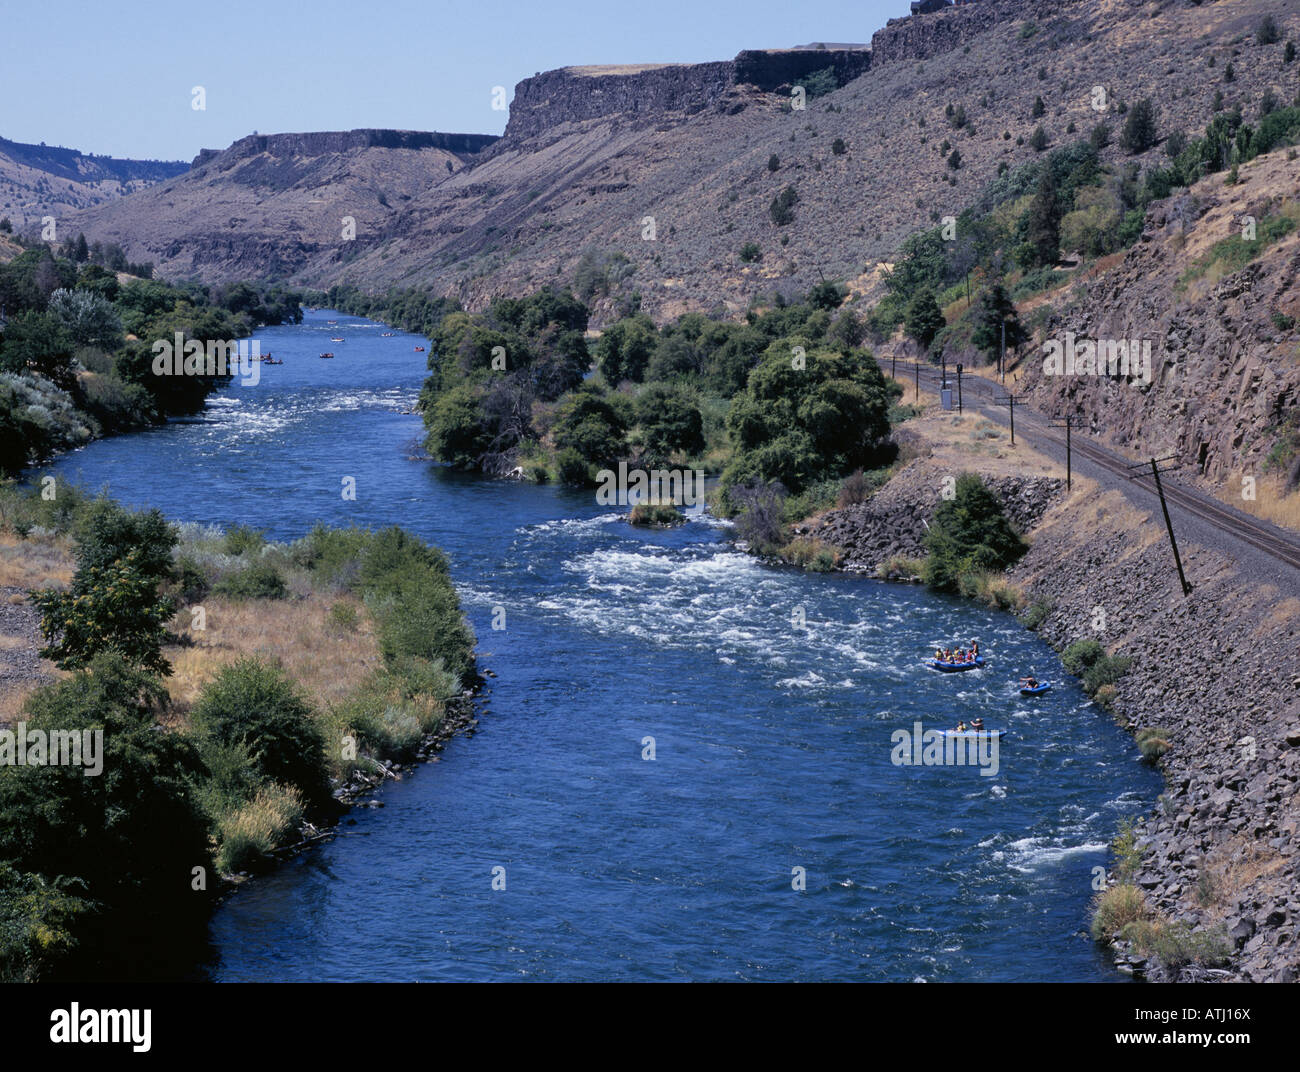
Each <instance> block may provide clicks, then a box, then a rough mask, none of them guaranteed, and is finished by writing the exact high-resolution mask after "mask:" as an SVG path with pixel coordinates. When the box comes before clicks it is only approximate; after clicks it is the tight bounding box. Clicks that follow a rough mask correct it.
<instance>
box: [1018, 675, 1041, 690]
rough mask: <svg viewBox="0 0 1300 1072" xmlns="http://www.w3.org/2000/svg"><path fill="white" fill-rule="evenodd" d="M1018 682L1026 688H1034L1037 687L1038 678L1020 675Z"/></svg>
mask: <svg viewBox="0 0 1300 1072" xmlns="http://www.w3.org/2000/svg"><path fill="white" fill-rule="evenodd" d="M1020 684H1022V685H1023V686H1024V687H1025V688H1027V689H1036V688H1038V679H1037V678H1034V677H1022V678H1021V679H1020Z"/></svg>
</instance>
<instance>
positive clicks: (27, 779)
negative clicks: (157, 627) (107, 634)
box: [0, 654, 209, 927]
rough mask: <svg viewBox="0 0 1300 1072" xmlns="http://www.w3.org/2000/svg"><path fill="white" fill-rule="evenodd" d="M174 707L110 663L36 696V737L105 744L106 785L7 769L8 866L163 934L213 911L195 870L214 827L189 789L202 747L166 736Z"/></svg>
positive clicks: (56, 771)
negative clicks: (140, 919) (167, 713)
mask: <svg viewBox="0 0 1300 1072" xmlns="http://www.w3.org/2000/svg"><path fill="white" fill-rule="evenodd" d="M166 702H167V693H166V690H165V689H163V688H162V686H161V685H160V684H159V682H158V681H157V679H156V678H153V677H151V676H150V675H148V674H146V673H144V672H142V671H140V670H138V669H136V668H133V667H131V666H129V665H127V664H126V663H125V662H123V661H122V660H121V659H119V658H117V657H116V656H114V655H111V654H103V655H100V656H98V657H97V658H96V659H95V660H94V661H93V663H92V664H91V665H90V666H89V667H88V668H87V669H84V670H78V671H76V672H75V673H74V674H73V675H72V676H71V677H69V678H67V679H65V680H63V681H59V682H57V683H55V684H53V685H47V686H45V687H43V688H41V689H38V690H37V691H36V692H35V693H33V694H32V695H31V697H30V698H29V699H28V701H27V704H26V708H25V714H26V722H27V729H28V733H29V734H31V732H32V731H35V730H40V731H43V732H46V733H49V732H51V731H58V732H60V733H72V734H76V735H78V736H79V737H82V739H83V741H84V736H83V735H84V733H85V732H86V731H89V732H90V733H91V734H92V735H93V733H94V732H95V731H100V733H102V752H101V754H100V756H99V761H100V764H101V768H102V769H101V773H99V774H98V775H97V776H94V777H88V776H87V770H88V769H89V768H88V767H87V766H86V763H87V762H88V758H89V757H88V756H87V754H86V753H85V752H84V751H83V766H80V767H78V766H75V765H71V764H64V765H59V766H39V767H33V766H22V767H19V766H0V862H2V863H4V864H7V865H9V866H10V867H12V868H14V869H15V870H17V871H20V872H30V873H37V874H41V875H43V876H45V877H46V879H47V881H49V882H53V883H57V882H58V876H69V877H71V876H76V877H79V878H81V879H82V880H84V882H85V896H86V897H87V898H88V899H89V900H93V901H95V902H99V903H100V904H102V905H104V906H106V907H107V908H128V909H134V910H135V911H136V912H137V913H140V914H149V915H151V916H152V920H151V922H152V924H153V926H154V927H158V926H165V925H166V922H167V920H169V919H170V918H172V917H173V916H175V915H177V914H180V913H184V912H185V910H186V906H188V905H194V906H196V907H197V906H204V900H203V898H202V896H201V895H198V894H195V893H194V892H193V890H192V889H191V885H190V883H191V879H192V869H193V868H194V867H195V866H197V865H200V864H204V863H205V862H206V861H207V860H208V859H209V855H208V845H207V830H206V823H205V820H204V818H203V816H202V814H201V812H200V810H199V808H198V806H197V804H196V801H195V797H194V793H193V790H192V789H191V785H192V784H193V781H194V780H195V779H196V778H197V777H198V776H199V774H200V770H201V768H200V764H199V760H198V755H197V752H196V751H195V749H194V747H193V745H192V744H191V743H190V741H189V740H187V739H186V738H185V737H184V736H183V735H181V734H178V733H175V732H169V731H166V730H163V729H162V728H161V726H160V725H159V717H160V715H161V713H162V712H163V710H164V708H165V706H166Z"/></svg>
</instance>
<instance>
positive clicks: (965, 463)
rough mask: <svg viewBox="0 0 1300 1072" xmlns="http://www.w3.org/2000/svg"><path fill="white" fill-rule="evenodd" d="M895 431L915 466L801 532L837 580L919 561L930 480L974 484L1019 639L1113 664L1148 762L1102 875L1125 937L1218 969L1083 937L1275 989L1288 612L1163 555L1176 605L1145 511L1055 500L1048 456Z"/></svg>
mask: <svg viewBox="0 0 1300 1072" xmlns="http://www.w3.org/2000/svg"><path fill="white" fill-rule="evenodd" d="M907 429H908V434H909V435H910V436H911V437H913V449H914V450H916V451H917V452H918V453H920V454H921V457H919V458H917V459H916V460H915V461H913V462H911V463H909V464H908V465H907V466H905V467H903V468H902V469H901V470H900V471H899V472H898V473H897V474H896V475H895V476H894V478H893V479H892V480H891V481H890V482H889V483H888V484H886V485H885V487H884V488H882V489H881V490H880V492H879V493H878V494H877V495H876V496H874V497H873V498H872V499H871V500H870V501H868V502H867V503H863V504H860V505H857V506H853V507H848V508H845V509H841V510H835V511H831V512H830V513H828V514H825V515H823V516H822V517H820V518H817V519H814V520H812V521H811V522H808V523H805V524H804V525H803V526H801V528H802V529H803V530H804V531H806V532H807V533H808V534H809V535H811V536H812V537H814V538H818V539H822V540H824V541H825V542H827V543H830V544H835V545H837V546H839V547H841V548H843V549H844V559H843V567H844V568H846V569H850V570H853V571H857V572H876V571H878V570H882V569H885V570H887V569H888V567H889V562H890V559H891V558H893V557H894V556H899V557H901V558H914V557H917V556H918V555H919V554H921V553H922V552H923V543H922V541H923V537H924V531H925V523H924V519H925V517H926V516H927V514H928V513H929V512H930V511H931V510H932V508H933V504H934V503H936V502H937V501H938V500H939V497H940V494H941V488H942V487H943V484H944V481H945V480H946V479H947V478H949V477H950V476H952V475H953V474H954V473H955V472H958V471H962V470H970V471H974V472H977V473H980V474H981V475H982V476H983V477H984V479H985V483H986V484H987V485H988V486H989V487H990V488H991V489H992V490H994V492H995V493H996V494H997V495H998V496H999V498H1000V499H1001V501H1002V502H1003V504H1004V506H1005V508H1006V510H1007V513H1008V515H1009V516H1010V517H1011V518H1012V519H1013V521H1015V522H1016V523H1017V525H1018V527H1019V528H1020V529H1021V531H1022V532H1023V533H1025V534H1026V535H1027V537H1028V539H1029V541H1030V545H1031V546H1030V550H1029V552H1028V553H1027V554H1026V555H1025V557H1024V558H1023V559H1022V560H1021V561H1020V562H1019V563H1017V564H1016V565H1015V566H1014V567H1013V568H1012V569H1010V570H1009V571H1008V572H1007V574H1006V577H1005V580H1006V582H1007V583H1008V584H1009V585H1010V586H1012V587H1013V588H1014V589H1016V590H1018V593H1019V599H1018V602H1019V604H1020V607H1021V609H1022V611H1023V612H1024V617H1025V619H1026V620H1027V622H1028V624H1030V625H1032V626H1033V627H1034V628H1036V630H1037V632H1038V634H1039V635H1040V636H1042V637H1043V638H1044V639H1045V640H1047V641H1048V643H1050V644H1051V645H1052V647H1054V648H1055V649H1057V650H1058V651H1065V650H1066V649H1068V648H1069V647H1070V646H1071V645H1074V644H1076V643H1078V642H1080V641H1086V640H1096V641H1098V642H1100V643H1101V645H1102V646H1103V647H1104V648H1105V650H1106V652H1107V653H1108V654H1109V655H1111V656H1114V657H1117V658H1119V659H1125V660H1129V664H1128V669H1127V672H1125V673H1124V674H1123V676H1122V677H1119V679H1118V680H1117V681H1115V682H1114V683H1113V684H1112V685H1110V686H1108V690H1109V691H1107V692H1106V693H1104V694H1100V698H1102V699H1103V700H1104V702H1105V705H1106V706H1107V707H1108V708H1109V709H1110V710H1111V711H1112V712H1113V714H1114V715H1115V717H1116V719H1117V721H1119V722H1120V724H1121V725H1123V726H1124V727H1125V728H1126V729H1128V730H1129V731H1130V732H1132V733H1134V734H1135V736H1137V737H1138V738H1139V740H1141V739H1143V738H1152V739H1153V740H1159V741H1161V742H1163V743H1164V744H1166V745H1167V751H1165V752H1164V754H1163V755H1162V756H1160V757H1159V759H1158V763H1159V766H1160V768H1161V771H1162V773H1163V775H1164V779H1165V783H1166V790H1165V792H1164V794H1163V795H1162V797H1161V800H1160V806H1159V808H1158V809H1157V810H1156V811H1155V812H1153V813H1151V814H1149V815H1147V816H1145V817H1142V818H1139V819H1138V821H1137V823H1136V825H1135V827H1134V843H1133V848H1132V853H1131V856H1130V858H1129V859H1128V860H1126V861H1125V867H1124V868H1123V871H1124V874H1123V875H1122V876H1117V875H1116V873H1114V872H1112V875H1111V877H1110V883H1111V885H1112V887H1113V886H1114V885H1116V884H1118V879H1119V878H1120V877H1122V878H1123V880H1124V881H1125V882H1126V883H1128V884H1131V885H1134V886H1135V887H1136V889H1137V890H1138V891H1140V894H1138V895H1135V904H1136V905H1137V907H1136V908H1135V912H1136V915H1135V916H1134V917H1133V918H1132V919H1130V920H1129V922H1134V921H1136V922H1137V923H1139V924H1140V925H1143V926H1145V925H1147V924H1151V925H1152V927H1158V928H1163V931H1162V933H1163V934H1164V935H1165V937H1166V938H1168V936H1169V935H1171V934H1177V935H1182V936H1187V935H1201V936H1206V937H1205V940H1206V941H1208V942H1211V943H1213V942H1218V941H1222V942H1223V943H1224V944H1225V946H1226V947H1227V948H1228V949H1230V950H1231V960H1230V964H1229V965H1228V967H1227V969H1226V970H1224V971H1220V972H1208V973H1207V972H1206V971H1205V970H1204V968H1203V967H1200V966H1198V965H1197V964H1196V963H1195V962H1189V961H1186V960H1185V959H1184V957H1185V955H1186V951H1187V949H1188V948H1199V947H1198V946H1196V943H1195V942H1193V943H1191V944H1190V946H1189V944H1188V943H1186V942H1174V941H1172V939H1171V940H1170V941H1166V942H1164V943H1163V944H1162V943H1161V942H1159V941H1157V942H1154V943H1148V944H1154V946H1156V947H1157V948H1158V949H1160V950H1163V951H1164V953H1165V954H1166V955H1164V956H1161V955H1159V954H1158V953H1153V952H1152V951H1151V950H1150V949H1143V948H1137V947H1138V946H1141V945H1143V943H1142V942H1137V943H1134V942H1131V941H1128V940H1124V939H1121V938H1120V937H1119V936H1118V934H1113V933H1112V934H1105V935H1103V936H1102V937H1103V938H1105V939H1107V940H1109V941H1111V942H1112V943H1113V946H1114V949H1115V954H1116V956H1117V961H1118V963H1119V964H1120V966H1121V968H1122V969H1123V970H1127V971H1130V972H1133V973H1134V974H1138V975H1143V976H1145V977H1147V978H1151V979H1162V978H1179V977H1181V978H1207V977H1210V978H1236V979H1241V980H1250V981H1264V980H1268V981H1282V982H1285V981H1294V980H1295V979H1296V978H1297V974H1298V973H1300V946H1298V945H1297V943H1296V937H1297V927H1298V926H1300V899H1297V895H1296V893H1295V890H1296V889H1297V887H1298V886H1300V860H1298V859H1297V857H1296V854H1295V849H1294V845H1293V840H1294V835H1295V833H1296V830H1297V825H1300V802H1298V801H1297V789H1300V785H1298V784H1297V783H1300V706H1298V705H1297V690H1298V689H1300V674H1298V673H1297V672H1296V669H1295V661H1294V653H1295V650H1296V636H1297V629H1298V627H1300V601H1297V600H1296V599H1295V598H1293V597H1292V596H1290V595H1289V593H1288V591H1287V590H1285V589H1282V590H1280V589H1279V585H1278V584H1277V583H1275V581H1274V580H1273V579H1269V578H1262V577H1259V576H1256V575H1251V574H1249V573H1248V572H1247V571H1246V570H1244V569H1243V568H1242V567H1241V566H1239V565H1238V563H1237V562H1236V561H1235V560H1234V559H1233V558H1232V557H1231V556H1230V555H1229V554H1227V553H1225V552H1224V551H1222V550H1220V549H1216V548H1212V547H1207V546H1204V545H1203V544H1200V543H1197V542H1195V541H1192V540H1187V539H1183V540H1180V549H1181V550H1182V553H1183V561H1184V566H1185V568H1186V569H1187V572H1188V576H1189V579H1190V580H1191V581H1192V583H1193V585H1194V589H1193V592H1192V594H1191V596H1190V597H1187V598H1185V597H1184V596H1183V595H1182V594H1181V592H1180V591H1179V588H1178V583H1177V579H1176V577H1175V576H1174V574H1173V570H1172V568H1171V565H1172V563H1171V559H1170V551H1169V546H1168V543H1167V540H1166V538H1165V534H1164V531H1163V524H1162V522H1161V519H1160V517H1159V516H1158V509H1157V511H1156V513H1155V515H1153V514H1152V513H1151V512H1149V511H1144V510H1141V509H1138V508H1135V506H1134V505H1133V504H1132V503H1131V502H1130V501H1129V500H1128V499H1127V498H1126V497H1125V496H1124V495H1123V494H1122V492H1120V491H1118V490H1113V489H1112V490H1107V489H1104V488H1101V487H1099V486H1098V485H1097V483H1096V482H1094V481H1092V480H1087V479H1080V478H1079V476H1078V475H1077V474H1076V476H1075V480H1074V490H1073V493H1072V494H1069V495H1067V494H1065V492H1064V489H1063V486H1062V485H1063V481H1062V480H1061V479H1060V477H1062V476H1063V475H1064V474H1061V473H1058V472H1057V471H1056V468H1055V466H1054V465H1053V464H1052V463H1051V462H1050V461H1049V460H1048V459H1046V458H1044V457H1042V456H1040V455H1037V454H1035V453H1034V452H1033V451H1032V450H1030V449H1029V448H1028V447H1027V446H1025V444H1024V443H1023V442H1022V443H1020V444H1018V445H1017V446H1016V447H1015V448H1011V447H1010V445H1009V443H1008V442H1007V440H1006V438H1005V432H1004V431H1002V430H1000V429H996V428H994V427H993V426H991V425H990V424H989V422H987V421H985V422H982V423H981V422H979V421H978V420H977V419H974V418H970V417H967V418H964V419H963V418H958V417H954V416H952V415H935V414H931V415H930V416H927V417H924V418H920V419H918V420H915V421H912V422H909V424H908V425H907ZM1278 568H1279V569H1285V567H1282V566H1279V567H1278ZM1134 758H1135V760H1136V759H1137V756H1135V757H1134ZM1150 931H1151V927H1149V928H1148V934H1149V932H1150ZM1128 933H1129V934H1130V936H1131V935H1132V934H1133V933H1135V932H1133V931H1130V932H1128ZM1175 946H1177V948H1173V947H1175ZM1180 961H1182V963H1180Z"/></svg>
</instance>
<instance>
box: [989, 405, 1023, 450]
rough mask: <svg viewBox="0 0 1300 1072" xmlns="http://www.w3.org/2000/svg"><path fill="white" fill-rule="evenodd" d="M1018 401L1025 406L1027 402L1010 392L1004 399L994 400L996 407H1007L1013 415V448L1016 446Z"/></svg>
mask: <svg viewBox="0 0 1300 1072" xmlns="http://www.w3.org/2000/svg"><path fill="white" fill-rule="evenodd" d="M1017 401H1019V402H1020V403H1022V404H1023V403H1024V401H1025V399H1024V396H1023V395H1022V396H1021V397H1020V398H1019V399H1017V398H1016V396H1015V395H1014V394H1011V393H1010V392H1008V393H1007V394H1006V395H1004V396H1003V397H1002V398H995V399H994V400H993V404H994V405H995V406H1006V407H1007V408H1008V410H1009V411H1010V413H1011V445H1012V446H1013V447H1014V446H1015V445H1016V402H1017Z"/></svg>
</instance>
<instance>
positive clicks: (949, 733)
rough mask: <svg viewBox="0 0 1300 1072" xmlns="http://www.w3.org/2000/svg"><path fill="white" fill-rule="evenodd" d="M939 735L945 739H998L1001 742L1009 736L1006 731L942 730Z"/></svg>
mask: <svg viewBox="0 0 1300 1072" xmlns="http://www.w3.org/2000/svg"><path fill="white" fill-rule="evenodd" d="M939 733H940V734H941V735H942V736H944V737H963V738H964V737H973V738H979V737H996V738H997V739H998V740H999V741H1000V740H1002V738H1003V737H1005V736H1006V735H1007V731H1006V730H989V729H984V730H940V731H939Z"/></svg>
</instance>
